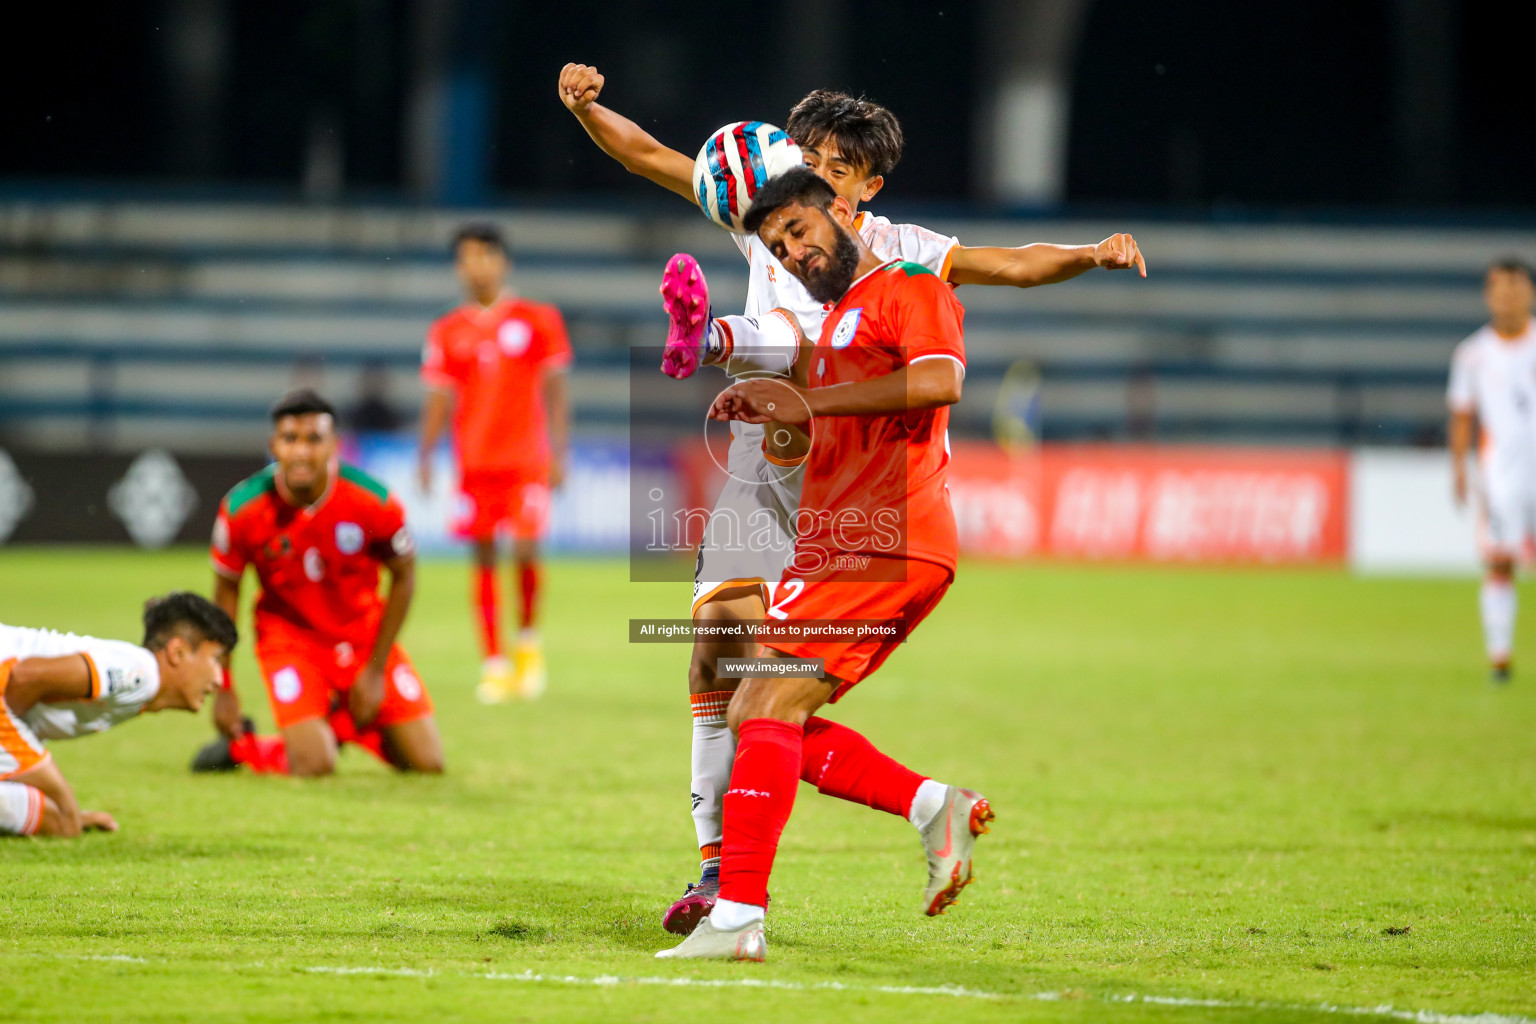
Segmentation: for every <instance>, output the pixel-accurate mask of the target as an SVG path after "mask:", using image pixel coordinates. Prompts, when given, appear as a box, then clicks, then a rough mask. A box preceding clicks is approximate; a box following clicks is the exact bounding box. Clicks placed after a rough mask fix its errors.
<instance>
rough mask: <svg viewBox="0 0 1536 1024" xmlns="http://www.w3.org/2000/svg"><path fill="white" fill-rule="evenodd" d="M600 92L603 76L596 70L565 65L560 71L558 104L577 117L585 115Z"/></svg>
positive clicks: (579, 65)
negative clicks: (561, 104) (562, 104)
mask: <svg viewBox="0 0 1536 1024" xmlns="http://www.w3.org/2000/svg"><path fill="white" fill-rule="evenodd" d="M602 91H603V76H602V75H601V74H599V73H598V70H597V68H590V67H587V65H585V64H567V65H566V66H565V67H563V68H561V69H560V102H561V103H564V104H565V109H567V110H569V111H570V112H571V113H573V114H575V115H576V116H577V117H580V116H581V115H582V114H584V113H586V111H587V108H588V107H590V106H591V105H592V104H593V103H595V102H596V101H597V97H598V94H599V93H601V92H602Z"/></svg>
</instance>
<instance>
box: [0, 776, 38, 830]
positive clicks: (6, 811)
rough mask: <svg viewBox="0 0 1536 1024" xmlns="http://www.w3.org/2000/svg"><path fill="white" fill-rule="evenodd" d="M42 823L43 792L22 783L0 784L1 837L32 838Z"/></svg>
mask: <svg viewBox="0 0 1536 1024" xmlns="http://www.w3.org/2000/svg"><path fill="white" fill-rule="evenodd" d="M42 823H43V793H42V790H39V789H34V788H33V787H31V786H28V785H25V784H23V783H20V782H0V836H30V835H33V834H35V833H36V832H37V827H38V826H39V825H41V824H42Z"/></svg>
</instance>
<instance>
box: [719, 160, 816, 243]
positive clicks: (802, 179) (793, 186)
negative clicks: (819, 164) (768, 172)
mask: <svg viewBox="0 0 1536 1024" xmlns="http://www.w3.org/2000/svg"><path fill="white" fill-rule="evenodd" d="M836 198H837V193H836V192H834V191H832V186H831V185H828V184H827V183H826V180H825V179H824V178H822V177H821V175H819V174H817V173H816V172H815V171H813V170H811V169H810V168H808V167H795V168H792V169H791V170H788V171H785V172H784V173H783V174H777V175H774V176H773V177H772V178H769V179H768V183H767V184H766V185H764V186H763V187H762V188H760V189H758V190H757V195H755V196H753V197H752V205H751V206H750V207H749V208H748V209H747V213H746V216H744V217H742V218H741V225H742V227H744V228H746V229H747V230H748V231H750V232H752V233H753V234H756V233H757V229H758V228H760V227H762V226H763V221H765V220H767V219H768V215H769V214H771V213H773V212H774V211H775V210H782V209H783V208H784V207H786V206H788V205H789V204H790V203H799V204H800V205H802V206H813V207H815V208H816V209H818V210H822V211H825V210H827V209H828V208H829V207H831V205H832V200H834V199H836Z"/></svg>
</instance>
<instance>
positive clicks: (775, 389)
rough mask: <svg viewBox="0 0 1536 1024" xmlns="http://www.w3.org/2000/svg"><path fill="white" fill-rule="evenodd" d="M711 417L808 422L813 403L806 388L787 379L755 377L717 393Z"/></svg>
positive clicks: (710, 410) (754, 421) (751, 420)
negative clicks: (806, 393) (811, 403)
mask: <svg viewBox="0 0 1536 1024" xmlns="http://www.w3.org/2000/svg"><path fill="white" fill-rule="evenodd" d="M709 418H710V419H713V420H741V421H742V422H744V423H767V422H768V421H769V420H778V421H779V422H780V423H793V424H800V423H809V422H810V420H811V406H810V402H809V401H808V400H807V399H806V396H805V391H804V389H802V388H799V387H797V386H795V385H794V384H791V383H789V382H788V381H785V380H769V379H766V378H755V379H753V380H743V381H738V382H736V383H735V384H732V385H731V386H730V387H728V388H726V389H725V390H724V391H722V392H720V394H718V395H716V396H715V400H714V403H713V404H711V405H710V407H709Z"/></svg>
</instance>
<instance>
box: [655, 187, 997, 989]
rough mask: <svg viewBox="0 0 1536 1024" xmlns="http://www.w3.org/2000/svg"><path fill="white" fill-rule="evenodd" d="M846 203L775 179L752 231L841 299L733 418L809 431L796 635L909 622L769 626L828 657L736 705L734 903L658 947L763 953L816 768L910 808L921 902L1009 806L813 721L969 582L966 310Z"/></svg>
mask: <svg viewBox="0 0 1536 1024" xmlns="http://www.w3.org/2000/svg"><path fill="white" fill-rule="evenodd" d="M852 222H853V211H852V207H851V206H850V204H849V203H848V202H847V200H845V199H843V198H841V197H840V196H838V195H837V193H836V192H834V191H833V189H832V187H831V186H830V185H829V184H827V183H826V182H825V181H823V180H822V179H821V178H819V177H818V176H817V175H816V174H815V173H814V172H812V171H810V170H807V169H803V168H801V169H796V170H793V171H789V172H787V173H786V174H783V175H780V176H779V177H777V178H774V179H773V180H772V181H770V182H769V183H768V184H767V185H765V186H764V187H763V189H762V191H760V192H759V193H758V195H757V197H756V199H755V200H754V202H753V206H752V209H751V211H750V212H749V213H748V215H747V218H746V224H747V227H748V228H749V229H751V230H753V231H754V232H756V234H757V235H758V237H759V238H761V239H762V241H763V242H764V243H766V244H767V246H768V247H769V249H770V251H772V253H773V255H774V256H775V257H776V258H777V259H778V260H779V261H780V262H781V263H782V264H783V265H784V267H785V269H787V270H789V271H790V273H792V274H794V275H795V276H796V277H797V278H799V279H800V281H801V282H802V283H804V284H805V286H806V289H807V290H808V291H809V292H810V293H811V295H812V296H813V297H815V298H817V299H818V300H820V301H822V302H830V303H835V305H834V307H833V309H832V311H831V312H830V313H829V314H828V315H827V319H826V325H825V329H824V330H822V332H821V336H820V338H819V339H818V340H817V342H816V345H815V347H814V348H813V349H811V351H810V352H809V353H808V354H809V356H810V373H809V387H800V386H798V385H795V384H793V383H791V382H789V381H785V380H782V379H757V380H745V381H739V382H737V383H736V384H734V385H732V386H731V387H729V388H727V389H726V390H725V391H723V392H722V393H721V394H720V396H719V397H718V398H717V399H716V400H715V404H714V406H713V408H712V409H711V415H713V416H714V417H715V418H717V419H735V420H743V421H745V422H748V423H764V422H768V421H770V420H774V421H778V422H784V423H795V424H801V425H804V426H806V427H807V428H808V429H809V432H810V434H811V438H812V443H811V448H810V452H809V455H808V458H807V461H806V470H805V483H804V488H803V490H802V492H801V499H800V502H801V503H800V512H799V517H798V524H797V525H798V528H797V531H796V543H795V555H794V559H793V560H792V563H791V565H790V568H789V569H787V570H786V571H785V574H784V578H783V579H782V580H781V581H780V583H779V591H778V592H779V594H780V595H781V597H780V599H779V600H778V601H777V602H776V604H775V608H776V609H779V610H783V611H785V612H787V614H788V620H787V622H786V623H785V624H784V625H785V626H787V627H790V628H789V629H786V630H785V631H784V632H783V633H782V634H781V635H784V636H789V635H792V633H793V631H800V633H801V635H804V631H805V630H808V629H812V628H814V627H815V624H816V623H817V622H820V621H827V620H833V621H836V620H842V621H845V622H851V621H853V620H860V621H870V620H874V621H875V622H877V623H889V624H895V625H896V627H897V633H896V634H895V635H885V634H882V633H879V632H877V633H875V634H873V635H869V636H862V637H859V638H858V639H854V640H850V641H838V642H827V641H822V640H795V639H773V638H769V639H767V640H766V641H765V643H764V644H763V654H764V655H765V656H766V657H770V658H773V659H803V658H815V659H822V660H823V662H824V671H823V672H822V673H820V674H819V675H818V674H811V673H812V671H813V668H812V667H811V666H800V665H794V666H785V669H786V671H785V672H784V673H783V674H782V675H778V674H765V675H763V676H761V677H758V678H749V679H747V680H745V681H744V682H743V683H742V685H741V686H740V687H739V688H738V689H737V690H736V692H735V694H734V695H733V696H732V698H731V704H730V709H729V718H730V723H731V726H732V728H733V729H735V731H736V733H737V737H738V740H737V748H736V761H735V765H734V766H733V768H732V771H731V781H730V788H729V789H728V790H727V791H726V794H725V842H724V845H723V849H722V852H721V862H720V898H719V900H718V901H717V902H716V904H715V907H714V909H713V910H712V911H711V912H710V916H709V917H708V918H706V919H705V920H704V921H703V922H701V923H700V924H699V926H698V927H697V928H696V929H695V930H694V931H693V933H692V934H691V935H689V936H688V938H687V939H686V940H684V941H683V943H682V944H681V945H679V946H677V947H675V948H673V949H668V950H663V951H662V952H660V953H658V954H657V956H660V957H669V958H671V957H678V958H690V959H691V958H711V959H729V960H762V959H763V958H764V957H765V955H766V952H767V946H766V940H765V937H764V934H763V910H764V907H765V906H766V905H767V897H768V890H767V884H768V875H769V872H770V871H771V870H772V867H773V859H774V855H775V853H776V852H777V849H778V841H779V835H780V833H781V832H782V831H783V828H784V824H785V822H787V821H788V819H789V814H790V811H791V809H792V808H793V806H794V800H795V789H796V787H797V786H798V784H799V782H800V781H801V780H804V781H806V782H810V783H811V784H813V785H815V786H816V787H817V788H818V789H819V790H820V791H821V792H823V793H826V794H828V795H830V796H837V797H841V798H843V799H846V800H850V801H853V802H856V803H864V804H868V805H869V806H871V807H874V808H877V809H879V810H884V811H888V812H890V813H892V814H896V815H900V816H903V817H906V818H907V819H908V820H909V821H911V822H912V824H913V825H914V826H916V827H917V829H918V831H919V834H920V835H921V837H922V842H923V847H924V850H925V852H926V853H927V857H928V886H927V888H926V890H925V892H924V895H923V900H924V910H925V911H926V912H927V913H928V914H930V915H933V914H939V913H942V912H943V911H944V910H945V908H947V907H948V906H950V905H951V904H952V903H954V901H955V899H956V898H957V897H958V896H959V894H960V890H961V889H963V888H964V887H965V885H966V884H968V883H969V882H970V880H971V851H972V847H973V846H974V843H975V837H976V836H977V835H978V834H980V833H982V832H985V831H986V829H987V824H986V823H987V822H988V821H990V820H991V819H992V811H991V808H990V806H989V805H988V803H987V801H986V799H985V798H984V797H982V796H981V795H980V794H979V793H975V792H972V791H971V790H967V789H960V788H957V787H955V786H945V785H942V784H940V783H938V782H935V781H934V780H933V779H930V778H925V777H924V776H922V775H919V774H918V773H916V772H914V771H912V770H911V769H909V768H906V767H905V766H903V765H901V764H898V763H897V762H896V761H894V760H892V759H891V758H889V757H887V756H886V755H884V754H882V753H880V752H879V751H878V750H876V749H875V747H874V746H873V745H872V744H871V743H870V742H869V741H868V740H867V739H865V738H864V737H863V736H860V735H859V734H858V733H856V732H854V731H853V730H852V729H849V728H847V727H846V726H842V725H838V724H837V723H834V722H832V721H830V720H828V719H824V718H819V717H816V716H815V712H816V711H817V710H818V709H819V708H820V707H821V706H822V705H824V704H826V703H827V702H829V701H835V700H837V699H839V698H840V697H842V696H843V695H844V694H846V693H847V692H848V690H849V689H850V688H852V687H853V686H854V685H856V684H857V683H858V682H860V681H861V680H862V679H864V678H865V677H867V676H868V675H869V674H870V673H872V672H874V671H875V670H876V669H878V668H879V667H880V665H881V664H882V663H883V662H884V661H885V659H886V658H887V657H889V656H890V654H891V652H892V651H893V650H894V649H895V646H896V644H897V643H898V642H900V639H901V637H903V636H904V635H905V634H906V633H907V632H909V631H910V630H911V629H912V628H913V627H915V626H916V625H917V624H918V623H919V622H921V621H922V620H923V619H924V618H925V617H926V616H927V615H928V613H929V612H931V611H932V610H933V608H934V607H935V606H936V605H937V604H938V602H939V600H940V599H941V598H942V597H943V596H944V592H945V591H946V590H947V589H948V588H949V584H950V581H951V580H952V579H953V578H954V571H955V558H956V553H957V548H958V544H957V539H956V532H955V519H954V513H953V511H952V510H951V509H950V505H949V493H948V491H947V489H946V483H945V481H946V468H947V465H948V462H949V444H948V424H949V410H948V406H950V405H952V404H954V403H955V402H957V401H959V400H960V390H961V382H962V380H963V379H964V376H965V347H964V343H963V341H962V339H961V321H962V318H963V316H964V312H963V310H962V309H961V306H960V303H959V302H958V301H957V300H956V299H955V297H954V293H953V291H952V290H951V288H950V287H949V286H948V285H947V284H945V283H944V282H943V281H942V280H940V279H939V277H938V276H936V275H935V274H933V273H932V272H931V271H929V270H927V269H926V268H924V267H921V266H919V265H917V264H914V263H908V262H905V261H902V260H891V261H883V260H881V259H880V257H878V256H876V255H875V254H874V252H873V251H871V250H870V248H869V247H868V246H867V245H865V244H864V243H863V241H862V240H861V239H860V238H859V236H858V235H857V234H856V233H855V232H854V231H853V230H852Z"/></svg>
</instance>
